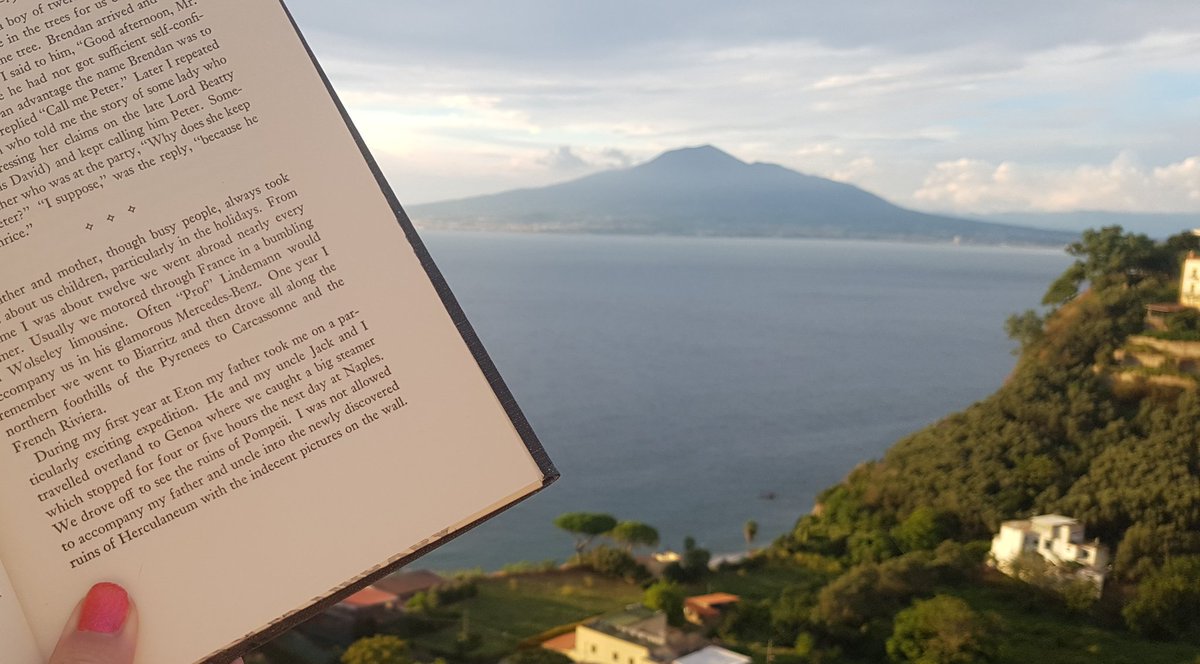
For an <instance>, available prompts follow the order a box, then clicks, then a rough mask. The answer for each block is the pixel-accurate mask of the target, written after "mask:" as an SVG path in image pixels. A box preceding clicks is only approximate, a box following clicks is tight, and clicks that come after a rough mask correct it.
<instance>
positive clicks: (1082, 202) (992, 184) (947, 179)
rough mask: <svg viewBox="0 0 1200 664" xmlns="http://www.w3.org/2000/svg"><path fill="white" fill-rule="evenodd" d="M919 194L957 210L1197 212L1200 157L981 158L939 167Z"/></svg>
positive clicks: (926, 203)
mask: <svg viewBox="0 0 1200 664" xmlns="http://www.w3.org/2000/svg"><path fill="white" fill-rule="evenodd" d="M913 199H914V200H915V201H917V202H918V203H920V204H923V205H924V206H926V207H933V208H937V209H942V210H948V211H953V212H1024V211H1045V212H1068V211H1074V210H1111V211H1124V212H1194V211H1195V209H1196V205H1197V203H1200V157H1189V158H1187V159H1184V160H1183V161H1180V162H1177V163H1173V164H1167V165H1165V166H1159V167H1154V168H1148V167H1146V166H1144V165H1143V164H1141V163H1140V162H1139V161H1138V160H1137V158H1136V157H1135V156H1134V155H1132V154H1131V153H1128V152H1125V153H1122V154H1120V155H1118V156H1117V157H1116V158H1115V159H1113V160H1112V161H1111V162H1110V163H1108V164H1103V165H1091V164H1089V165H1083V166H1078V167H1074V168H1059V169H1054V168H1048V167H1041V166H1036V165H1022V164H1016V163H1013V162H1003V163H1000V164H998V165H997V164H992V163H989V162H986V161H983V160H978V159H959V160H956V161H945V162H941V163H939V164H937V165H935V166H934V168H933V170H932V171H930V172H929V174H928V175H927V176H926V178H925V182H924V184H923V185H922V187H921V188H920V189H918V190H917V191H916V192H915V193H914V194H913Z"/></svg>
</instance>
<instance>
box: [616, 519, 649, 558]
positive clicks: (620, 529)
mask: <svg viewBox="0 0 1200 664" xmlns="http://www.w3.org/2000/svg"><path fill="white" fill-rule="evenodd" d="M608 536H609V538H611V539H612V540H613V541H614V542H617V543H619V544H623V545H625V552H626V553H630V552H632V551H633V547H635V546H645V547H655V546H658V531H657V530H655V529H654V528H652V527H650V526H648V525H646V524H644V523H642V522H641V521H622V522H621V523H618V524H617V525H616V526H615V527H613V529H612V530H610V531H609V532H608Z"/></svg>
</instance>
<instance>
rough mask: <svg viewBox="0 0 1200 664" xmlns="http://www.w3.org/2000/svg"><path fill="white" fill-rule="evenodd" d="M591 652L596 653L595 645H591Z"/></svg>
mask: <svg viewBox="0 0 1200 664" xmlns="http://www.w3.org/2000/svg"><path fill="white" fill-rule="evenodd" d="M592 652H596V644H594V643H593V644H592Z"/></svg>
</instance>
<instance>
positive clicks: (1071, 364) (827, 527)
mask: <svg viewBox="0 0 1200 664" xmlns="http://www.w3.org/2000/svg"><path fill="white" fill-rule="evenodd" d="M1198 246H1200V238H1197V237H1195V236H1192V235H1190V234H1184V235H1179V236H1175V237H1173V238H1171V239H1169V240H1168V241H1166V242H1164V243H1155V242H1154V241H1152V240H1150V239H1149V238H1147V237H1145V236H1140V235H1131V234H1125V233H1124V232H1123V231H1122V230H1121V229H1120V228H1119V227H1111V228H1106V229H1103V230H1101V231H1088V232H1085V233H1084V235H1083V239H1082V240H1081V241H1080V242H1077V243H1075V244H1073V245H1072V246H1071V247H1070V248H1069V251H1070V253H1072V254H1073V255H1075V256H1077V257H1078V261H1077V262H1076V263H1075V264H1074V265H1073V266H1072V267H1071V268H1069V269H1068V270H1067V271H1066V273H1064V274H1063V276H1062V277H1060V278H1059V279H1058V280H1057V281H1056V282H1055V283H1053V284H1052V285H1051V286H1050V289H1049V291H1048V292H1047V294H1046V298H1045V301H1044V307H1045V308H1044V310H1043V311H1041V312H1039V311H1032V310H1031V311H1028V312H1026V313H1024V314H1022V315H1019V316H1014V317H1013V318H1012V319H1010V321H1009V324H1008V328H1009V332H1010V334H1011V335H1012V336H1013V337H1014V338H1015V339H1017V340H1018V341H1020V342H1021V344H1022V349H1021V357H1020V360H1019V361H1018V364H1017V367H1016V369H1015V370H1014V372H1013V374H1012V376H1011V377H1010V378H1009V380H1008V381H1007V383H1006V384H1005V385H1004V386H1003V387H1002V388H1001V389H1000V390H999V391H997V392H996V393H995V394H994V395H992V396H991V397H989V398H987V399H985V400H983V401H981V402H979V403H977V404H975V405H974V406H972V407H970V408H968V409H967V410H966V411H964V412H961V413H957V414H954V415H951V416H949V417H947V418H945V419H944V420H942V421H941V422H938V423H937V424H934V425H933V426H930V427H929V428H927V429H925V430H922V431H919V432H917V433H914V434H913V435H911V436H909V437H908V438H906V439H904V440H901V441H900V442H899V443H897V444H896V445H895V446H894V447H893V448H892V449H891V450H889V451H888V452H887V454H886V455H885V456H884V457H883V458H882V459H880V460H878V461H875V462H871V463H867V464H864V465H862V466H860V467H859V468H857V469H856V470H855V471H853V472H852V473H851V474H850V476H849V477H847V478H846V480H845V481H844V482H842V483H841V484H839V485H837V486H835V487H832V488H830V489H828V490H827V491H826V492H824V494H823V495H822V496H821V497H820V501H821V502H820V505H819V509H818V510H816V511H815V512H814V514H813V515H810V516H806V517H804V518H802V519H801V520H800V521H799V523H798V524H797V526H796V528H795V530H794V532H792V533H791V534H790V535H788V536H786V537H785V538H783V540H781V541H780V542H779V543H778V545H777V547H778V549H779V550H780V551H781V552H783V553H784V554H786V555H801V554H805V553H806V552H807V553H810V554H820V555H833V556H838V557H844V558H847V559H849V560H851V561H854V562H856V563H859V564H873V563H874V562H877V561H882V560H886V559H889V558H891V557H893V556H896V555H898V554H900V553H902V552H904V551H905V550H911V549H912V548H913V546H914V543H917V545H918V548H924V547H926V546H931V545H932V544H934V543H936V542H941V541H942V540H945V539H949V540H957V541H960V542H972V541H974V542H980V541H987V540H988V539H990V537H991V534H992V533H994V532H996V531H997V529H998V527H999V525H1000V523H1001V522H1002V521H1004V520H1008V519H1019V518H1026V517H1029V516H1031V515H1035V514H1048V513H1058V514H1065V515H1070V516H1073V517H1075V518H1078V519H1080V520H1081V521H1082V522H1084V523H1085V524H1086V527H1087V531H1088V536H1089V537H1092V536H1098V537H1099V538H1100V540H1101V541H1102V543H1104V544H1105V545H1107V546H1108V547H1110V548H1111V549H1112V550H1113V552H1114V557H1113V566H1112V571H1111V574H1110V576H1109V580H1108V582H1106V584H1105V590H1104V595H1103V597H1102V598H1101V600H1100V603H1099V604H1098V605H1097V606H1096V607H1093V608H1091V609H1089V610H1088V611H1087V612H1085V613H1088V615H1091V616H1093V617H1094V618H1095V619H1097V620H1101V621H1106V622H1107V624H1112V623H1113V622H1116V623H1117V624H1120V623H1122V622H1123V623H1124V624H1125V625H1127V627H1128V628H1129V629H1131V630H1133V631H1135V632H1138V633H1141V634H1145V635H1149V636H1155V637H1158V638H1175V639H1185V640H1191V641H1195V640H1196V639H1198V638H1200V625H1198V623H1197V621H1196V619H1195V617H1194V616H1195V612H1196V611H1197V610H1200V582H1197V581H1196V576H1195V574H1196V573H1197V572H1200V397H1198V396H1197V393H1196V391H1195V390H1193V389H1183V388H1179V387H1173V386H1166V385H1158V384H1154V383H1151V382H1140V383H1133V384H1130V383H1127V382H1125V381H1120V380H1113V378H1112V377H1113V375H1115V374H1117V373H1119V371H1120V367H1117V366H1116V362H1117V361H1118V359H1117V358H1120V357H1121V354H1120V353H1117V352H1116V351H1118V350H1119V349H1121V348H1122V347H1123V346H1124V344H1125V343H1126V340H1127V338H1128V337H1130V335H1134V334H1137V333H1140V332H1141V331H1142V329H1143V325H1144V314H1145V310H1144V307H1145V305H1146V304H1149V303H1153V302H1163V301H1173V300H1175V299H1176V298H1177V297H1178V286H1177V284H1178V278H1179V266H1180V265H1181V264H1182V259H1183V256H1184V255H1185V254H1186V252H1187V251H1188V250H1190V249H1196V248H1197V247H1198ZM1084 285H1087V286H1088V288H1087V290H1084V291H1081V290H1080V289H1081V287H1082V286H1084ZM1197 319H1200V317H1196V316H1190V317H1185V318H1184V319H1183V321H1184V322H1186V323H1187V324H1190V325H1196V322H1195V321H1196V320H1197ZM917 387H918V388H919V386H917ZM981 543H982V542H981ZM1181 584H1182V585H1181ZM1167 588H1173V589H1174V590H1170V591H1168V590H1166V589H1167ZM1068 603H1069V600H1068Z"/></svg>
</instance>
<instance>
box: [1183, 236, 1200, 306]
mask: <svg viewBox="0 0 1200 664" xmlns="http://www.w3.org/2000/svg"><path fill="white" fill-rule="evenodd" d="M1196 234H1197V235H1200V232H1197V233H1196ZM1179 303H1180V304H1182V305H1184V306H1186V307H1193V308H1198V309H1200V257H1197V256H1196V252H1194V251H1193V252H1191V253H1190V254H1188V257H1187V260H1186V261H1184V263H1183V278H1182V279H1181V283H1180V284H1179Z"/></svg>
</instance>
